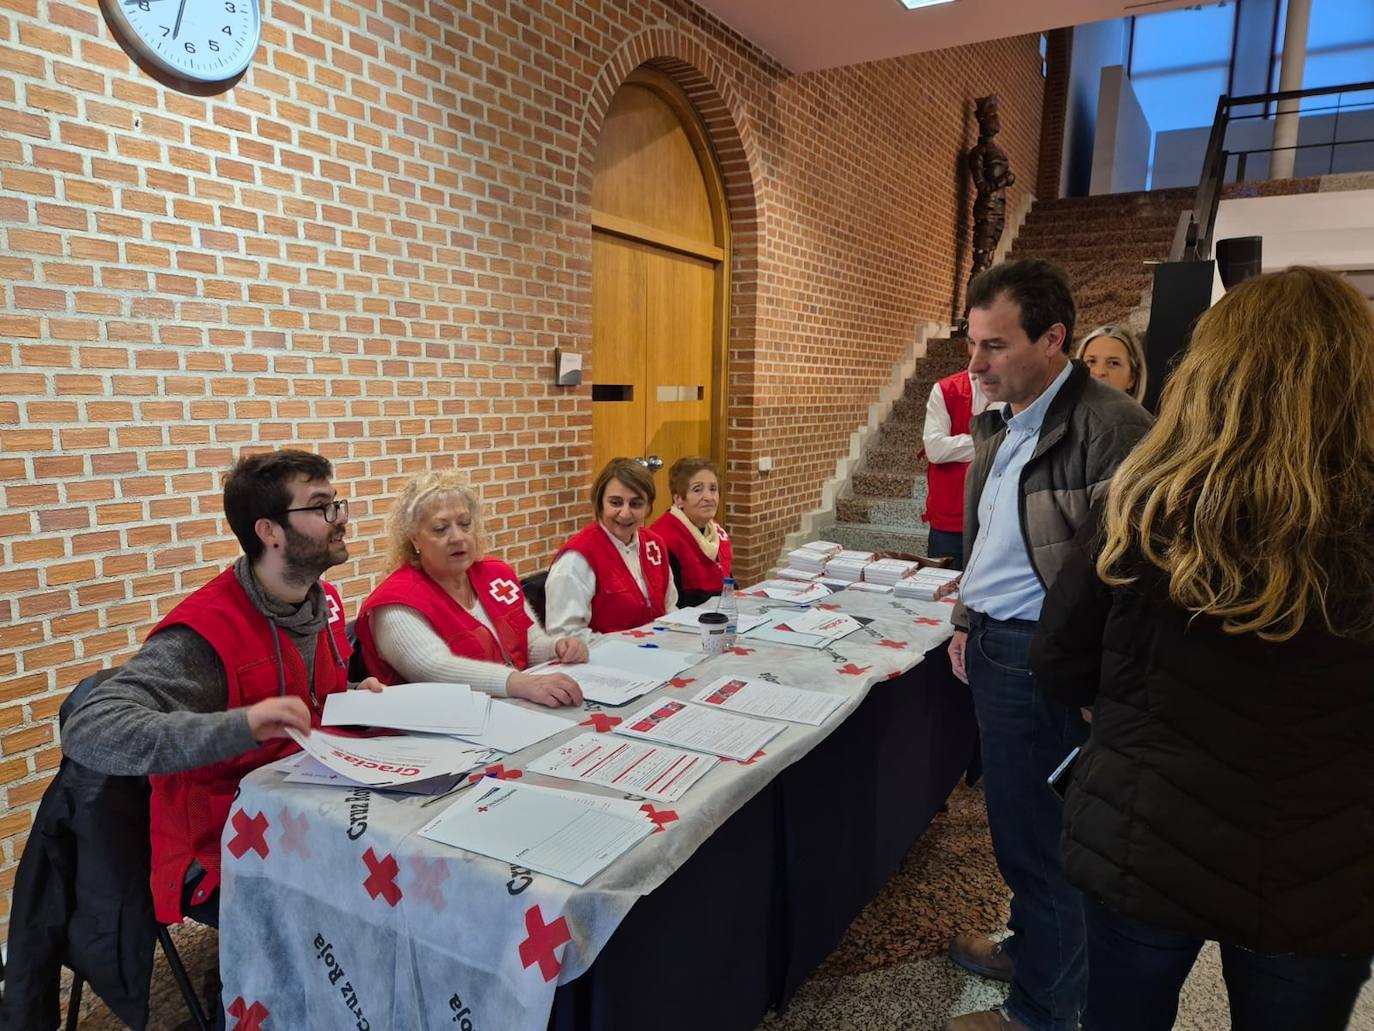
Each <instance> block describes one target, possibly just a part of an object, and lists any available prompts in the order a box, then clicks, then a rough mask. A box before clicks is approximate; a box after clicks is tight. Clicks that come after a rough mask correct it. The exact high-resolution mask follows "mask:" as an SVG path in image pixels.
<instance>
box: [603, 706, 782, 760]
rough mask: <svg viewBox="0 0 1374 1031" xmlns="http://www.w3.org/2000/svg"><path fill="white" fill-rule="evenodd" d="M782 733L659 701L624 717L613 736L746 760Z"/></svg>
mask: <svg viewBox="0 0 1374 1031" xmlns="http://www.w3.org/2000/svg"><path fill="white" fill-rule="evenodd" d="M782 730H783V728H782V727H780V726H778V725H777V724H776V723H764V722H762V721H760V720H751V719H749V718H748V717H745V716H736V715H734V714H733V713H728V712H719V711H717V710H716V709H710V708H706V707H704V706H701V705H689V704H688V703H687V702H679V701H675V700H673V699H671V698H662V699H660V700H658V701H656V702H650V703H649V704H648V705H646V706H644V707H643V708H642V709H640V710H639V711H638V712H636V713H633V714H632V715H630V716H628V717H626V719H625V722H624V723H622V724H620V726H618V727H616V728H615V731H614V733H616V734H624V735H626V736H628V737H638V738H644V739H646V740H649V741H655V742H659V743H661V744H669V745H677V746H678V747H680V748H690V749H692V751H694V752H705V753H706V754H707V755H719V756H724V757H725V758H726V759H738V760H740V761H746V760H749V759H752V758H754V756H755V754H756V753H757V752H758V751H759V750H760V749H762V748H763V746H764V745H766V744H767V743H768V742H769V741H771V740H773V738H775V737H777V736H778V735H779V734H781V733H782Z"/></svg>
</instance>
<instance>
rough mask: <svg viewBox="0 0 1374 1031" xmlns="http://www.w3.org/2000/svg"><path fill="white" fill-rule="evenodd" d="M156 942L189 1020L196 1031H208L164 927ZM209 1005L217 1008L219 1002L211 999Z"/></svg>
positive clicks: (175, 949)
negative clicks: (165, 959) (184, 1002)
mask: <svg viewBox="0 0 1374 1031" xmlns="http://www.w3.org/2000/svg"><path fill="white" fill-rule="evenodd" d="M157 940H158V941H160V942H161V943H162V951H163V953H164V954H165V955H166V956H167V965H168V966H169V967H171V968H172V976H173V977H174V978H176V982H177V987H178V988H180V989H181V997H182V998H183V999H185V1000H186V1008H187V1009H188V1010H190V1011H191V1020H192V1021H193V1022H194V1023H195V1025H196V1028H197V1031H210V1022H209V1021H208V1020H207V1019H206V1016H205V1010H204V1009H203V1008H202V1007H201V1004H200V999H199V998H198V997H197V996H196V991H195V989H194V988H192V987H191V979H190V978H189V977H187V976H186V968H185V967H184V966H182V965H181V956H180V955H179V954H178V953H177V947H176V946H175V945H174V944H172V936H171V935H170V934H168V933H167V928H166V927H159V928H158V929H157ZM210 1004H211V1005H213V1006H218V1005H219V1000H218V999H211V1000H210Z"/></svg>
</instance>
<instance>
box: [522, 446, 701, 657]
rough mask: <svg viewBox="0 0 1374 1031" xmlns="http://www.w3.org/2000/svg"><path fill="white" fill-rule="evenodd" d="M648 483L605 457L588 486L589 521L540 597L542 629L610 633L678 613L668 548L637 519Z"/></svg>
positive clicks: (650, 496) (561, 555)
mask: <svg viewBox="0 0 1374 1031" xmlns="http://www.w3.org/2000/svg"><path fill="white" fill-rule="evenodd" d="M654 494H655V491H654V478H653V477H652V476H651V475H649V471H648V470H647V469H645V468H644V467H643V466H642V465H640V464H639V463H638V462H636V461H634V460H633V459H631V458H612V459H611V460H610V461H609V462H607V463H606V468H604V469H602V470H601V473H600V475H599V476H597V478H596V482H595V483H593V484H592V510H593V511H594V512H595V513H596V521H595V522H593V523H591V524H590V525H588V526H587V527H585V528H584V529H582V530H581V531H579V532H578V533H575V534H573V536H572V537H571V538H569V539H568V542H567V543H566V544H564V545H563V547H562V549H561V550H560V551H559V552H558V554H557V555H556V556H555V557H554V561H553V567H552V568H551V569H550V570H549V579H548V582H547V583H546V584H545V587H544V593H545V598H546V600H547V603H548V617H549V632H550V633H552V634H557V635H559V636H563V635H569V636H571V635H577V636H578V637H581V638H583V639H587V638H589V637H590V636H591V634H592V633H598V634H611V633H615V632H616V631H618V630H630V629H632V628H634V627H637V626H643V625H644V624H645V623H650V622H652V621H653V620H655V619H657V618H658V617H659V616H662V615H663V614H664V613H666V612H671V611H672V610H673V609H675V608H677V587H676V586H674V584H673V578H672V576H671V575H670V574H669V571H668V549H667V548H665V547H664V546H663V542H662V541H661V540H660V539H659V538H658V535H657V534H655V533H654V532H653V531H652V530H647V529H645V528H644V520H645V519H647V518H648V516H649V513H650V512H651V511H653V507H654Z"/></svg>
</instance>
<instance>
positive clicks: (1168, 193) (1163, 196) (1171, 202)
mask: <svg viewBox="0 0 1374 1031" xmlns="http://www.w3.org/2000/svg"><path fill="white" fill-rule="evenodd" d="M1196 195H1197V189H1196V188H1195V187H1191V186H1178V187H1173V188H1171V189H1168V190H1137V191H1134V192H1131V193H1101V194H1095V195H1094V196H1091V197H1052V198H1046V199H1044V200H1038V201H1036V202H1035V208H1034V209H1033V210H1034V211H1035V212H1039V213H1040V214H1041V215H1042V216H1043V215H1048V214H1051V213H1053V214H1056V215H1070V216H1073V217H1075V218H1079V217H1083V218H1086V217H1091V216H1092V215H1093V214H1095V213H1097V212H1099V211H1102V210H1104V209H1106V210H1121V209H1128V210H1131V209H1140V208H1150V207H1153V208H1160V209H1163V208H1168V207H1177V208H1179V209H1180V210H1181V209H1183V208H1185V207H1187V206H1188V205H1190V204H1192V202H1193V198H1194V197H1195V196H1196Z"/></svg>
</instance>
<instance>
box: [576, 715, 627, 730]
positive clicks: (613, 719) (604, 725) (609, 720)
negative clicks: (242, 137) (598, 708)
mask: <svg viewBox="0 0 1374 1031" xmlns="http://www.w3.org/2000/svg"><path fill="white" fill-rule="evenodd" d="M620 722H621V719H620V717H619V716H607V715H606V714H605V713H604V712H594V713H592V718H591V719H589V720H583V721H582V722H581V723H579V724H578V726H579V727H595V728H596V732H597V733H598V734H604V733H606V731H608V730H610V729H611V728H612V727H615V726H619V724H620Z"/></svg>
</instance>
